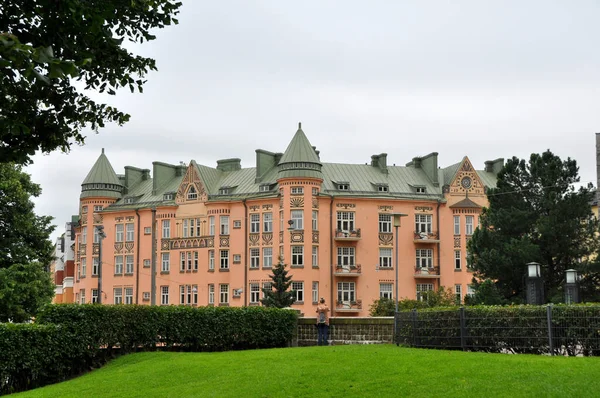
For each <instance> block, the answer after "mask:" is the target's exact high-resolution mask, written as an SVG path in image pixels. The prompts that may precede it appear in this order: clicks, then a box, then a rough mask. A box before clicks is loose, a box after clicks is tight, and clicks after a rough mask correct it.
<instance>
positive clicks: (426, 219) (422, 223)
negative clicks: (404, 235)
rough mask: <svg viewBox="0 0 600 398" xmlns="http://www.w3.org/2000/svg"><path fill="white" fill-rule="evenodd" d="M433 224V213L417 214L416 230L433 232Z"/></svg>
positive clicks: (417, 231)
mask: <svg viewBox="0 0 600 398" xmlns="http://www.w3.org/2000/svg"><path fill="white" fill-rule="evenodd" d="M432 224H433V215H431V214H415V232H416V233H418V234H420V233H426V234H430V233H431V226H432Z"/></svg>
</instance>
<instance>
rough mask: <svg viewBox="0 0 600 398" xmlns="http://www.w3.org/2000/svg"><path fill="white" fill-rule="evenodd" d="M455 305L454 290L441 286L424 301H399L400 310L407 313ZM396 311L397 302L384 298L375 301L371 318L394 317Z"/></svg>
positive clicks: (405, 299)
mask: <svg viewBox="0 0 600 398" xmlns="http://www.w3.org/2000/svg"><path fill="white" fill-rule="evenodd" d="M455 304H456V297H455V295H454V293H452V289H450V288H449V287H444V286H440V287H439V288H438V290H432V291H429V292H427V293H426V294H425V297H424V299H423V300H412V299H409V298H403V299H401V300H398V310H399V311H405V310H412V309H420V308H433V307H449V306H453V305H455ZM395 309H396V302H395V301H394V300H393V299H389V298H384V297H382V298H380V299H378V300H374V301H373V304H371V305H370V307H369V314H370V315H371V316H394V310H395Z"/></svg>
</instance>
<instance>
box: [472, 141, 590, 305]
mask: <svg viewBox="0 0 600 398" xmlns="http://www.w3.org/2000/svg"><path fill="white" fill-rule="evenodd" d="M578 171H579V168H578V167H577V163H576V161H575V160H572V159H570V158H568V159H567V160H565V161H563V160H561V159H560V158H559V157H558V156H556V155H554V154H553V153H552V152H550V151H546V152H544V153H543V154H541V155H540V154H532V155H531V157H530V159H529V162H526V161H525V160H522V159H518V158H516V157H513V158H512V159H510V160H509V161H508V162H507V163H506V164H505V166H504V168H503V169H502V170H501V171H500V173H499V174H498V182H497V186H496V188H492V189H490V190H489V191H488V199H489V207H488V208H486V209H484V210H483V212H482V215H481V223H480V227H479V228H477V230H476V231H475V232H474V234H473V237H472V239H471V240H470V241H469V242H468V245H467V248H468V251H469V261H470V263H471V264H472V267H473V270H474V276H475V278H476V279H480V280H483V279H491V280H493V281H495V285H496V288H497V289H498V291H499V292H500V294H501V295H502V296H503V297H505V298H506V299H508V300H510V301H514V300H519V299H520V298H522V297H523V296H524V292H523V291H524V288H525V276H526V264H527V263H529V262H532V261H534V262H538V263H540V264H542V274H543V275H542V276H543V278H544V281H545V289H546V294H545V297H552V296H554V295H556V294H557V293H558V292H559V290H560V289H561V286H562V284H563V282H564V277H565V270H567V269H569V268H577V266H578V264H579V261H580V260H581V259H585V258H589V256H590V255H591V254H592V253H594V252H595V251H596V250H597V247H598V244H597V238H596V236H595V233H596V231H597V227H598V224H597V221H596V219H595V218H594V217H593V214H592V211H591V206H590V202H591V200H592V198H593V195H594V193H593V192H592V191H591V184H590V185H589V186H587V187H581V188H579V189H575V187H574V184H576V183H578V182H579V176H578Z"/></svg>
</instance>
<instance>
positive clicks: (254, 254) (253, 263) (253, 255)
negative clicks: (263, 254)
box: [250, 247, 260, 268]
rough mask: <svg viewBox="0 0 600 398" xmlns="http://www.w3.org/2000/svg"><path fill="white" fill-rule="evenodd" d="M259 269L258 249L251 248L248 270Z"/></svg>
mask: <svg viewBox="0 0 600 398" xmlns="http://www.w3.org/2000/svg"><path fill="white" fill-rule="evenodd" d="M259 267H260V249H259V248H256V247H253V248H252V249H250V268H259Z"/></svg>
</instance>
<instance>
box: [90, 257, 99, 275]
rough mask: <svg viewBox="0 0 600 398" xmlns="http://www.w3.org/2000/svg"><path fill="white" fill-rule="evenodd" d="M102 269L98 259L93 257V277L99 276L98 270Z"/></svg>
mask: <svg viewBox="0 0 600 398" xmlns="http://www.w3.org/2000/svg"><path fill="white" fill-rule="evenodd" d="M99 267H100V260H99V259H98V257H92V275H98V268H99Z"/></svg>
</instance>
